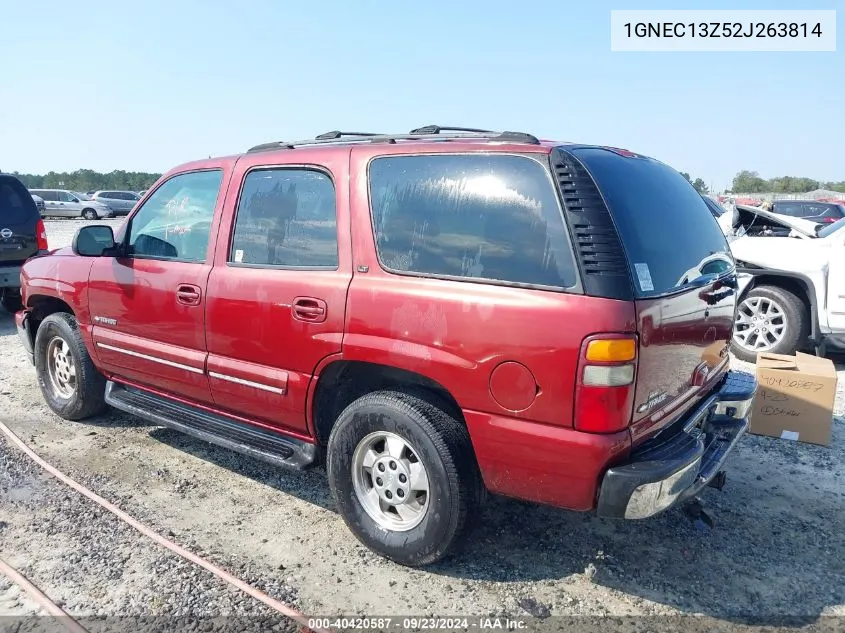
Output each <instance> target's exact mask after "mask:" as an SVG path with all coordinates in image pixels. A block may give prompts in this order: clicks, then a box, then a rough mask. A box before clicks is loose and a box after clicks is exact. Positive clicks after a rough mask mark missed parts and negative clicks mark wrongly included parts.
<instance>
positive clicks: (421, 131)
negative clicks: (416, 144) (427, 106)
mask: <svg viewBox="0 0 845 633" xmlns="http://www.w3.org/2000/svg"><path fill="white" fill-rule="evenodd" d="M435 130H436V131H435ZM444 131H448V132H450V133H449V134H443V133H442V132H444ZM422 139H431V140H437V141H460V140H463V139H483V140H489V141H496V142H509V143H530V144H531V145H539V144H540V140H539V139H538V138H537V137H536V136H534V135H532V134H527V133H525V132H494V131H492V130H479V129H476V128H451V127H440V126H437V125H429V126H426V127H422V128H417V129H416V130H412V131H411V133H410V134H375V133H372V132H340V131H337V130H333V131H331V132H325V133H323V134H320V135H319V136H317V137H316V138H313V139H304V140H301V141H274V142H272V143H262V144H260V145H255V146H254V147H250V148H249V150H247V152H248V153H251V152H263V151H269V150H274V149H295V148H297V147H304V146H309V145H334V144H347V143H395V142H396V141H413V140H422Z"/></svg>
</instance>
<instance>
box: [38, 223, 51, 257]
mask: <svg viewBox="0 0 845 633" xmlns="http://www.w3.org/2000/svg"><path fill="white" fill-rule="evenodd" d="M35 243H36V245H37V247H38V250H39V251H48V250H50V247H49V246H48V245H47V229H45V228H44V220H38V223H37V224H36V225H35Z"/></svg>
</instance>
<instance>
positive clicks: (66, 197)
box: [57, 191, 73, 202]
mask: <svg viewBox="0 0 845 633" xmlns="http://www.w3.org/2000/svg"><path fill="white" fill-rule="evenodd" d="M57 193H58V196H59V202H73V197H72V196H71V195H70V194H69V193H68V192H67V191H59V192H57Z"/></svg>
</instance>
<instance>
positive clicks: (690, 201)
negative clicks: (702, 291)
mask: <svg viewBox="0 0 845 633" xmlns="http://www.w3.org/2000/svg"><path fill="white" fill-rule="evenodd" d="M571 152H572V154H573V155H575V156H576V157H577V158H578V159H579V160H581V161H582V162H583V163H584V165H585V167H586V168H587V170H588V171H589V172H590V174H591V175H592V176H593V178H594V179H595V181H596V183H597V184H598V186H599V189H600V190H601V193H602V195H603V196H604V199H605V201H606V203H607V205H608V208H609V209H610V213H611V215H612V216H613V221H614V223H615V224H616V228H617V230H618V231H619V237H620V238H621V240H622V244H623V246H624V249H625V252H626V254H627V256H628V262H629V266H630V269H631V273H632V275H633V281H634V290H635V292H636V294H637V296H639V297H653V296H658V295H661V294H667V293H671V292H675V291H677V290H678V289H679V288H682V287H684V286H686V285H695V284H700V283H703V282H705V281H706V279H707V278H715V277H716V276H720V275H721V274H722V273H725V272H729V271H730V270H733V268H734V264H733V257H732V255H731V251H730V247H729V246H728V242H727V240H726V239H725V235H724V233H722V229H721V228H720V227H719V224H718V223H717V221H716V218H715V217H714V214H713V212H712V211H711V209H710V206H709V205H708V204H707V203H706V202H705V201H704V199H703V197H702V196H701V195H700V194H699V193H698V192H697V191H696V190H695V189H694V188H693V187H692V185H690V183H689V182H688V181H687V180H686V178H684V177H683V176H682V175H681V174H680V173H679V172H678V171H676V170H675V169H672V168H671V167H669V166H668V165H665V164H663V163H661V162H659V161H656V160H653V159H650V158H644V157H637V158H629V157H625V156H621V155H619V154H617V153H616V152H613V151H611V150H606V149H601V148H595V147H592V148H586V147H582V148H576V149H573V150H571Z"/></svg>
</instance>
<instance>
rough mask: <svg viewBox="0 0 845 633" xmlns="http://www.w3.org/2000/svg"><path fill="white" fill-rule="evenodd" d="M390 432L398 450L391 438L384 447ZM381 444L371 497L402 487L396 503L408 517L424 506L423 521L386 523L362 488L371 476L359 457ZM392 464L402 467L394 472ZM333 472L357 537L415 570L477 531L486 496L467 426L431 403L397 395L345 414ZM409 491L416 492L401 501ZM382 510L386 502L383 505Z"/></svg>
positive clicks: (370, 397) (376, 397) (335, 438)
mask: <svg viewBox="0 0 845 633" xmlns="http://www.w3.org/2000/svg"><path fill="white" fill-rule="evenodd" d="M383 434H386V436H387V437H390V438H391V440H392V442H393V444H392V446H393V447H394V450H393V451H391V453H388V452H387V451H388V445H387V441H386V440H385V441H384V442H383V443H380V440H379V438H380V437H381V436H382V435H383ZM396 438H398V439H396ZM400 441H403V442H404V443H405V446H406V449H405V450H403V451H401V455H399V456H398V457H397V455H396V450H395V447H396V446H397V445H398V443H399V442H400ZM373 442H375V444H374V446H375V447H376V449H374V450H373V454H379V453H380V454H379V458H378V460H377V461H375V462H372V463H371V468H370V476H369V490H370V492H371V494H373V495H374V496H375V498H381V500H382V501H385V499H384V495H390V490H391V489H392V490H394V493H393V501H395V502H397V506H396V507H400V506H404V513H405V514H406V515H408V516H410V515H411V514H412V512H413V511H415V509H417V508H420V507H422V508H423V510H422V511H421V512H418V513H417V515H416V516H415V518H412V519H411V520H405V519H403V518H402V517H400V516H399V515H398V513H397V514H396V518H395V519H393V522H394V523H396V524H395V525H394V524H392V523H391V520H390V519H389V518H388V519H385V518H384V517H385V515H388V516H392V514H393V513H391V512H382V511H380V510H378V509H374V506H373V502H372V501H371V502H367V501H366V497H367V495H365V494H363V490H362V487H363V488H366V487H367V485H368V484H367V481H368V478H367V475H366V472H365V469H362V468H360V465H361V461H360V458H359V455H362V454H366V453H361V452H360V451H363V450H364V448H365V447H367V446H372V445H373V444H372V443H373ZM379 446H381V447H382V448H381V450H380V451H379V450H377V449H378V447H379ZM402 455H404V457H402ZM414 459H416V462H415V461H414ZM392 461H395V462H396V463H397V464H396V468H395V469H394V470H393V471H391V470H390V469H391V468H393V466H394V464H392V463H390V462H392ZM364 462H366V459H365V460H364ZM356 464H357V465H358V467H356ZM417 464H419V466H418V465H417ZM382 466H384V467H385V468H384V470H381V471H380V470H379V469H380V468H381V467H382ZM420 466H421V467H422V472H423V473H425V475H426V477H425V478H424V480H425V481H427V486H426V488H427V492H426V493H422V492H419V491H418V490H419V489H417V488H416V486H418V485H419V482H420V480H421V477H420V476H419V469H420ZM326 470H327V472H328V478H329V485H330V487H331V492H332V496H333V498H334V500H335V503H336V504H337V507H338V509H339V511H340V514H341V516H342V517H343V520H344V521H345V522H346V525H347V527H349V529H350V530H351V531H352V533H353V534H354V535H355V537H356V538H357V539H358V540H359V541H361V543H363V544H364V545H366V546H367V547H368V548H369V549H371V550H373V551H374V552H376V553H378V554H381V555H382V556H384V557H386V558H388V559H390V560H393V561H395V562H397V563H399V564H401V565H406V566H409V567H419V566H423V565H429V564H431V563H434V562H437V561H439V560H442V559H443V558H446V557H447V556H448V555H450V554H451V553H453V552H454V551H455V550H456V549H457V548H458V547H459V546H460V544H461V543H462V541H463V540H464V538H465V537H466V535H467V534H468V533H469V531H470V530H471V528H472V524H473V522H474V520H475V519H476V518H477V516H478V514H479V510H480V507H481V503H482V501H483V498H484V493H485V490H484V485H483V483H482V480H481V476H480V473H479V470H478V466H477V464H476V461H475V454H474V453H473V450H472V443H471V442H470V437H469V432H468V431H467V429H466V426H464V425H463V424H462V423H461V422H459V421H458V420H456V419H455V418H454V417H452V416H451V415H449V414H447V413H445V412H444V411H443V410H442V409H440V408H438V407H436V406H434V405H432V404H430V403H429V402H427V401H425V400H423V399H421V398H419V397H417V396H415V395H412V394H408V393H401V392H396V391H378V392H374V393H370V394H367V395H365V396H362V397H361V398H359V399H357V400H355V401H354V402H352V403H351V404H350V405H349V406H348V407H346V409H344V411H343V412H342V413H341V414H340V416H339V417H338V419H337V422H336V424H335V426H334V428H333V429H332V432H331V435H330V436H329V441H328V449H327V468H326ZM356 473H361V474H360V475H356ZM379 473H384V475H383V476H384V477H386V478H389V479H390V482H388V481H387V479H385V480H384V482H383V483H384V484H385V485H384V486H383V487H382V488H381V490H380V492H379V490H377V487H376V483H377V481H380V480H379V479H378V478H377V477H374V476H373V474H375V475H378V474H379ZM403 476H406V480H407V483H403V480H402V477H403ZM403 486H404V488H405V489H406V490H408V492H407V493H405V495H403V496H405V497H406V498H405V499H404V500H399V495H400V494H401V493H400V491H399V489H400V488H402V487H403ZM367 503H369V509H368V508H367V507H365V504H367ZM388 503H389V502H388ZM375 506H376V508H378V507H381V503H380V502H378V501H376V502H375ZM374 516H375V517H378V520H377V518H374ZM414 521H416V523H414Z"/></svg>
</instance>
